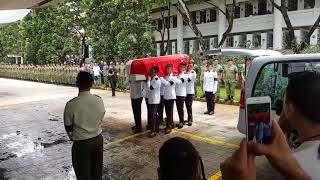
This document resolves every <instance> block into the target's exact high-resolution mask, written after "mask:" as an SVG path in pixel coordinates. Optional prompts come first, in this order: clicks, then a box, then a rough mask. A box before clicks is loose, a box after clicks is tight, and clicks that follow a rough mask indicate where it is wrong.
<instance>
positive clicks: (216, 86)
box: [213, 72, 218, 94]
mask: <svg viewBox="0 0 320 180" xmlns="http://www.w3.org/2000/svg"><path fill="white" fill-rule="evenodd" d="M217 89H218V74H217V72H214V87H213V94H216V92H217Z"/></svg>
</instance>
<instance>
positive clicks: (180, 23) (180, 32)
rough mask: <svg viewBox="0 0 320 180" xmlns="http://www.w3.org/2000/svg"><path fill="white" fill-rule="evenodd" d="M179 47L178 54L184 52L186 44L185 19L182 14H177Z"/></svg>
mask: <svg viewBox="0 0 320 180" xmlns="http://www.w3.org/2000/svg"><path fill="white" fill-rule="evenodd" d="M177 48H178V52H177V53H178V54H183V53H184V44H183V19H182V16H181V14H179V13H178V15H177Z"/></svg>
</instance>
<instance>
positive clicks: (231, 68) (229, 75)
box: [224, 59, 238, 102]
mask: <svg viewBox="0 0 320 180" xmlns="http://www.w3.org/2000/svg"><path fill="white" fill-rule="evenodd" d="M237 81H238V68H237V66H235V65H234V64H233V59H229V60H228V64H227V66H226V67H225V69H224V82H225V86H226V92H227V96H228V98H227V99H226V101H228V102H233V97H234V91H235V88H236V83H237Z"/></svg>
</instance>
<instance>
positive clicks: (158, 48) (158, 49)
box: [157, 43, 160, 56]
mask: <svg viewBox="0 0 320 180" xmlns="http://www.w3.org/2000/svg"><path fill="white" fill-rule="evenodd" d="M157 56H160V43H157Z"/></svg>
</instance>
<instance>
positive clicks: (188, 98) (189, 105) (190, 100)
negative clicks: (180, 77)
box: [185, 94, 194, 122]
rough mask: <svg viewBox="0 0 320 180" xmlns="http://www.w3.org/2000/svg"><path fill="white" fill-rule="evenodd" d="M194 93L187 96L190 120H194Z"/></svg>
mask: <svg viewBox="0 0 320 180" xmlns="http://www.w3.org/2000/svg"><path fill="white" fill-rule="evenodd" d="M193 98H194V95H193V94H188V95H187V97H186V101H185V102H186V108H187V113H188V121H191V122H192V121H193V115H192V104H193Z"/></svg>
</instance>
